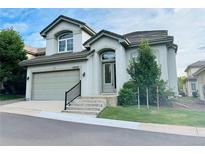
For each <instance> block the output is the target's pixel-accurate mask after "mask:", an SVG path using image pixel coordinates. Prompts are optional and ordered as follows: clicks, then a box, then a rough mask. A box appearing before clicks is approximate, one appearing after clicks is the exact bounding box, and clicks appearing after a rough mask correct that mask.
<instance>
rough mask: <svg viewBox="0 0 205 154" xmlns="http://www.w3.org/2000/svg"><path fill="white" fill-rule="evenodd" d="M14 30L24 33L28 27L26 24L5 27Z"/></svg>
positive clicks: (6, 25)
mask: <svg viewBox="0 0 205 154" xmlns="http://www.w3.org/2000/svg"><path fill="white" fill-rule="evenodd" d="M6 28H14V30H16V31H18V32H20V33H23V32H26V31H27V30H28V25H27V24H26V23H6V24H4V25H3V29H6Z"/></svg>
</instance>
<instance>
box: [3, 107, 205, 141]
mask: <svg viewBox="0 0 205 154" xmlns="http://www.w3.org/2000/svg"><path fill="white" fill-rule="evenodd" d="M0 112H7V113H14V114H21V115H28V116H33V117H40V118H46V119H53V120H61V121H67V122H75V123H83V124H90V125H99V126H107V127H117V128H126V129H133V130H142V131H149V132H158V133H166V134H177V135H186V136H196V137H205V128H202V127H191V126H176V125H165V124H154V123H140V122H130V121H122V120H111V119H101V118H95V117H91V116H86V115H79V114H68V113H60V112H47V111H40V110H32V109H25V108H0Z"/></svg>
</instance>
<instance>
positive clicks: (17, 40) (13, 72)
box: [0, 29, 27, 86]
mask: <svg viewBox="0 0 205 154" xmlns="http://www.w3.org/2000/svg"><path fill="white" fill-rule="evenodd" d="M23 48H24V43H23V40H22V38H21V36H20V35H19V33H18V32H16V31H15V30H13V29H5V30H2V31H0V82H2V83H5V82H7V81H10V82H12V83H13V84H15V82H16V81H18V80H20V79H21V77H22V75H23V70H22V68H21V67H20V66H19V65H18V63H19V62H20V61H22V60H25V59H27V57H26V52H25V51H24V49H23ZM13 86H15V85H13Z"/></svg>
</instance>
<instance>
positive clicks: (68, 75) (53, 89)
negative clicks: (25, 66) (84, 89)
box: [32, 70, 80, 100]
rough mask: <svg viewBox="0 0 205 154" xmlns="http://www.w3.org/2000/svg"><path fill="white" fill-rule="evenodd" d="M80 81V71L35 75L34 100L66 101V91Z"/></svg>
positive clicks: (33, 84)
mask: <svg viewBox="0 0 205 154" xmlns="http://www.w3.org/2000/svg"><path fill="white" fill-rule="evenodd" d="M79 80H80V73H79V70H72V71H58V72H46V73H34V74H33V83H32V99H33V100H64V97H65V96H64V94H65V91H67V90H69V89H70V88H72V87H73V86H74V85H76V84H77V83H78V82H79Z"/></svg>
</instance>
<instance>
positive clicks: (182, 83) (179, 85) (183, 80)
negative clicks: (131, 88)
mask: <svg viewBox="0 0 205 154" xmlns="http://www.w3.org/2000/svg"><path fill="white" fill-rule="evenodd" d="M186 79H187V77H186V76H180V77H178V88H179V91H182V90H183V85H184V83H185V81H186Z"/></svg>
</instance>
